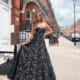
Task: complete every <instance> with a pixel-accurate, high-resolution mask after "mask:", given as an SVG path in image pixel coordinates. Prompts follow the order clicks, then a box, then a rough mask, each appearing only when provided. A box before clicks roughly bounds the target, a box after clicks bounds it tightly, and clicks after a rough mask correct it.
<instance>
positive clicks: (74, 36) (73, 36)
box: [70, 33, 80, 42]
mask: <svg viewBox="0 0 80 80" xmlns="http://www.w3.org/2000/svg"><path fill="white" fill-rule="evenodd" d="M70 37H71V41H73V42H75V41H80V34H78V33H75V34H74V33H72V34H71V36H70Z"/></svg>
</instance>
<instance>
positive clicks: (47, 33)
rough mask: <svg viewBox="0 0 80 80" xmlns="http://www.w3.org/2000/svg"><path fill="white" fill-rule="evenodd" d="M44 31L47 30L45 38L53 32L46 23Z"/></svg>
mask: <svg viewBox="0 0 80 80" xmlns="http://www.w3.org/2000/svg"><path fill="white" fill-rule="evenodd" d="M46 29H47V32H46V33H45V36H46V35H50V34H52V33H53V32H54V31H53V29H52V28H51V27H50V25H49V24H47V23H46Z"/></svg>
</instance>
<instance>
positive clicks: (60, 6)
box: [51, 0, 80, 27]
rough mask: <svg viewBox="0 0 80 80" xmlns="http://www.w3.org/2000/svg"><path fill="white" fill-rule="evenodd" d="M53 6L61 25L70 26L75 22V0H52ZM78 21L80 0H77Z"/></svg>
mask: <svg viewBox="0 0 80 80" xmlns="http://www.w3.org/2000/svg"><path fill="white" fill-rule="evenodd" d="M51 3H52V8H53V10H54V14H55V17H56V20H57V23H58V24H59V25H60V26H61V27H63V26H64V27H69V26H71V25H73V23H74V6H73V0H51ZM75 3H76V8H75V14H76V21H78V20H79V19H80V0H76V2H75Z"/></svg>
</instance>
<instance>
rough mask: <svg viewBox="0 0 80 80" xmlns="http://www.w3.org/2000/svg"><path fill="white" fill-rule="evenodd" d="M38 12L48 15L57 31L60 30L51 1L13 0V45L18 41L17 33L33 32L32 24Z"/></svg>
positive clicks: (47, 17)
mask: <svg viewBox="0 0 80 80" xmlns="http://www.w3.org/2000/svg"><path fill="white" fill-rule="evenodd" d="M37 11H41V12H43V13H44V14H45V15H46V19H47V20H48V21H49V23H50V24H51V26H52V27H53V28H54V30H55V31H56V30H57V29H58V25H57V22H56V19H55V15H54V12H53V10H52V6H51V3H50V0H12V24H13V25H14V32H13V33H12V34H11V39H12V44H15V43H16V41H17V37H18V35H17V34H16V33H18V32H20V31H22V30H27V31H30V30H31V22H32V20H34V18H35V14H34V12H37ZM25 26H26V28H25Z"/></svg>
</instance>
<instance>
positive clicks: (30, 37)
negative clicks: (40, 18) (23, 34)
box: [22, 24, 34, 45]
mask: <svg viewBox="0 0 80 80" xmlns="http://www.w3.org/2000/svg"><path fill="white" fill-rule="evenodd" d="M33 35H34V28H33V24H32V27H31V32H30V33H29V35H28V38H27V39H26V41H25V42H23V43H22V45H25V44H27V43H28V42H29V41H30V40H31V39H32V38H33Z"/></svg>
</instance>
